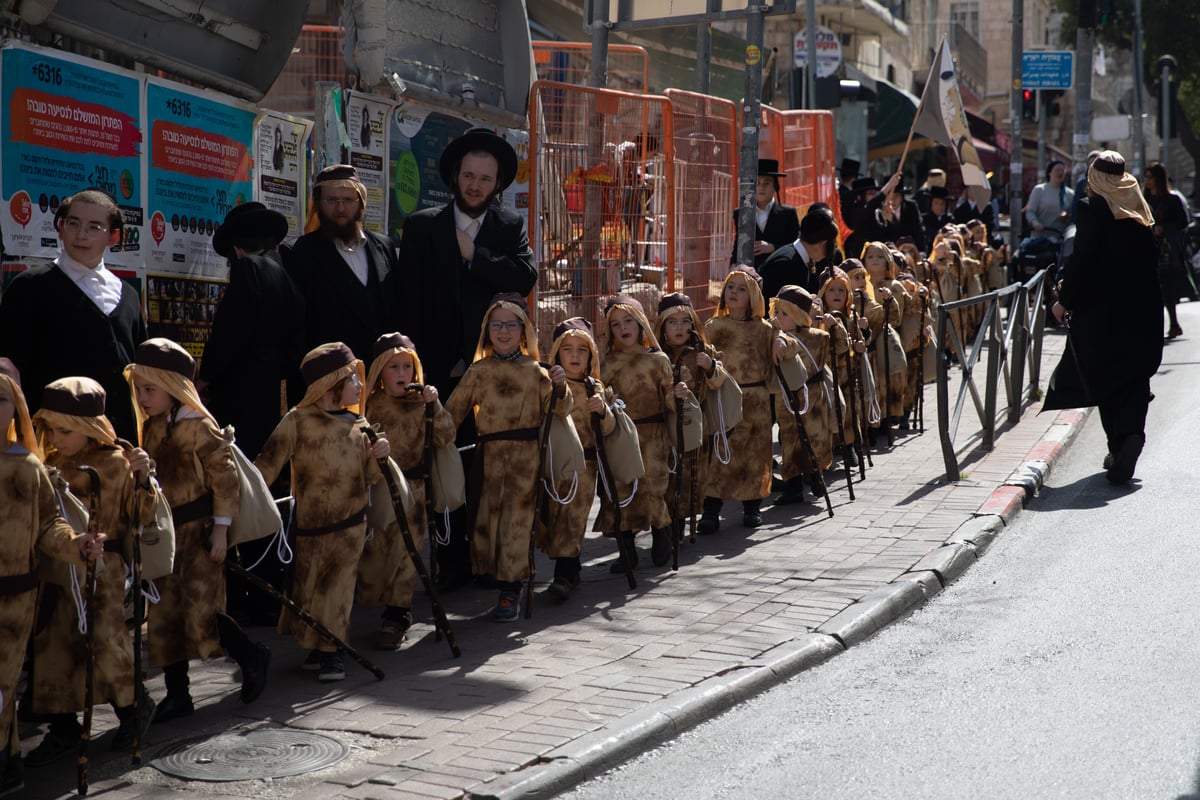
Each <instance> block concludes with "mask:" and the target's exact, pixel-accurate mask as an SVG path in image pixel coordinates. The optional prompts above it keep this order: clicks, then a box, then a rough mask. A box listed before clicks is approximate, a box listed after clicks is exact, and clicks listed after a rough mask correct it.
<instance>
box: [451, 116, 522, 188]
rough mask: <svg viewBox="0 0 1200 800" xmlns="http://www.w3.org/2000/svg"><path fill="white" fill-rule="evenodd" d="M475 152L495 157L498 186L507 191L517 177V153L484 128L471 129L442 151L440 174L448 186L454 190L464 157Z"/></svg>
mask: <svg viewBox="0 0 1200 800" xmlns="http://www.w3.org/2000/svg"><path fill="white" fill-rule="evenodd" d="M475 150H483V151H484V152H486V153H491V154H492V155H493V156H495V158H496V163H498V164H499V165H500V174H499V175H497V176H496V186H497V188H498V189H499V190H500V191H504V190H505V189H507V188H508V186H509V184H511V183H512V182H513V179H514V178H516V177H517V151H516V150H513V147H512V145H511V144H509V143H508V142H506V141H504V137H502V136H500V135H498V134H497V133H496V132H495V131H493V130H492V129H491V128H482V127H481V128H471V129H470V130H468V131H467V132H466V133H464V134H463V135H462V136H459V137H458V138H457V139H455V140H454V141H452V142H450V144H448V145H446V149H445V150H443V151H442V158H441V160H440V161H438V173H439V174H440V175H441V176H442V181H443V182H444V183H445V184H446V186H448V187H451V188H453V186H454V173H455V171H456V170H457V169H458V165H459V163H461V162H462V159H463V156H465V155H466V154H467V153H470V152H473V151H475Z"/></svg>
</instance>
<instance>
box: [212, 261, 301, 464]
mask: <svg viewBox="0 0 1200 800" xmlns="http://www.w3.org/2000/svg"><path fill="white" fill-rule="evenodd" d="M303 334H304V301H303V300H302V299H301V297H300V293H299V291H297V289H296V286H295V284H293V283H292V279H291V278H289V277H288V274H287V272H286V271H285V270H284V268H283V257H282V256H280V254H279V253H277V252H275V251H271V252H268V253H264V254H263V255H260V256H246V257H244V258H240V259H238V260H237V261H235V262H233V265H232V267H231V269H230V271H229V286H228V287H226V289H225V296H224V297H222V298H221V304H220V305H219V306H217V313H216V315H215V316H214V317H213V327H212V333H211V334H210V335H209V339H208V343H207V344H206V345H205V346H204V357H203V358H202V359H201V360H200V378H201V379H202V380H204V381H207V382H208V396H209V404H208V407H209V410H210V411H212V412H213V415H214V416H216V418H217V421H218V422H220V423H221V424H222V425H233V427H234V428H235V429H236V431H237V441H238V446H239V447H241V449H242V451H243V452H244V453H245V454H246V457H247V458H249V459H251V460H253V459H254V458H255V457H257V456H258V451H259V450H260V449H262V446H263V443H264V442H266V441H267V437H268V436H270V435H271V431H273V430H275V426H276V425H278V424H279V420H280V417H281V416H282V415H281V414H280V410H279V407H280V403H279V382H280V381H281V380H283V379H284V378H293V376H296V375H297V374H298V373H297V369H298V368H299V366H300V359H301V358H302V357H303V356H304V349H303V348H304V342H303Z"/></svg>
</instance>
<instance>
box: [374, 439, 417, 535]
mask: <svg viewBox="0 0 1200 800" xmlns="http://www.w3.org/2000/svg"><path fill="white" fill-rule="evenodd" d="M387 466H388V471H389V472H390V473H391V474H392V479H393V480H394V481H395V483H396V488H397V489H398V490H399V494H400V505H401V507H402V508H403V509H404V513H405V514H408V513H409V512H410V511H412V507H413V500H414V498H413V493H412V489H411V488H410V487H409V485H408V478H405V477H404V471H403V470H401V469H400V465H399V464H397V463H396V460H395V459H394V458H392V457H391V456H388V459H387ZM395 522H396V509H395V506H394V505H393V503H392V493H391V489H389V488H388V482H387V480H386V479H384V478H380V479H379V480H378V481H376V482H375V483H373V484H371V487H370V489H368V490H367V530H368V531H383V530H385V529H386V528H387V526H389V525H392V524H395Z"/></svg>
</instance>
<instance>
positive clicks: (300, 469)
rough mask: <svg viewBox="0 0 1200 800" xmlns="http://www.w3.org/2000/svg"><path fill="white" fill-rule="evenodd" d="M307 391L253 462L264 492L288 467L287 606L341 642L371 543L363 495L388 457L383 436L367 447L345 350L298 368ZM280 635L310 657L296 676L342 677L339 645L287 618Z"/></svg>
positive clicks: (331, 347)
mask: <svg viewBox="0 0 1200 800" xmlns="http://www.w3.org/2000/svg"><path fill="white" fill-rule="evenodd" d="M300 373H301V375H302V376H303V378H304V382H305V384H307V386H308V390H307V391H306V392H305V394H304V398H303V399H302V400H301V401H300V402H299V403H297V404H296V407H295V408H292V409H289V410H288V413H287V414H285V415H284V417H283V419H281V420H280V421H279V425H278V426H276V428H275V430H274V431H273V432H272V433H271V435H270V436H269V437H268V438H267V443H266V444H264V445H263V449H262V451H261V452H259V454H258V458H257V459H255V461H254V463H255V465H256V466H257V467H258V469H259V471H261V472H262V475H263V477H264V478H265V479H266V480H267V483H268V484H270V483H271V482H273V481H274V480H275V479H276V478H277V477H278V476H279V473H280V472H281V471H282V470H283V467H284V465H285V464H287V463H288V462H289V461H290V462H291V466H292V469H291V473H292V495H293V496H294V497H295V498H296V506H295V514H294V516H293V523H294V525H293V527H292V528H291V529H290V530H289V535H290V536H292V537H294V539H293V541H294V548H295V561H294V562H293V564H292V588H291V592H290V595H291V598H292V599H293V600H295V601H296V603H297V604H298V605H299V606H300V607H301V608H303V609H304V610H305V611H307V612H308V613H309V614H311V615H312V616H313V617H314V618H315V619H316V620H317V621H319V622H321V623H322V624H323V625H325V627H326V628H328V629H329V630H330V631H332V632H333V634H334V635H335V636H337V637H338V638H339V639H341V640H342V641H345V640H346V637H347V635H348V632H349V628H350V609H351V607H352V606H353V605H354V584H355V580H356V578H357V575H358V560H359V557H360V556H361V555H362V552H363V545H364V544H365V542H366V538H367V503H368V491H367V487H369V486H370V485H371V484H373V483H375V482H376V481H379V480H382V474H381V473H380V471H379V464H378V462H377V459H380V458H386V457H387V455H388V453H389V452H390V448H389V445H388V440H387V438H386V437H384V436H380V437H379V439H378V440H376V441H375V442H374V443H373V444H372V443H369V442H368V440H367V436H366V434H365V433H363V427H364V426H365V425H366V420H364V419H363V418H362V416H360V415H359V407H360V406H359V401H360V400H361V398H362V385H363V383H362V362H361V361H359V360H358V359H357V358H355V357H354V353H353V352H351V350H350V348H349V347H347V346H346V345H344V344H342V343H341V342H331V343H329V344H323V345H320V346H319V347H316V348H314V349H312V350H310V351H309V352H308V354H307V355H305V356H304V360H303V361H301V362H300ZM279 632H280V633H286V634H290V635H291V636H292V637H293V638H294V639H295V640H296V643H297V644H299V645H300V646H301V647H304V648H308V650H309V653H308V658H307V659H306V660H305V661H304V663H303V665H302V667H303V669H306V670H316V671H317V679H318V680H320V681H340V680H342V679H343V678H345V677H346V669H345V664H344V663H343V660H342V654H341V651H340V650H339V649H338V647H337V645H335V644H333V643H332V642H330V641H329V640H328V639H326V638H325V637H323V636H321V635H320V634H319V633H317V632H316V631H315V630H314V629H313V628H311V627H310V626H309V625H308V624H306V623H305V622H304V621H303V620H302V619H300V618H299V617H297V616H296V615H295V614H293V613H292V612H291V611H289V610H288V609H286V608H285V609H284V610H283V612H282V613H281V614H280V616H279Z"/></svg>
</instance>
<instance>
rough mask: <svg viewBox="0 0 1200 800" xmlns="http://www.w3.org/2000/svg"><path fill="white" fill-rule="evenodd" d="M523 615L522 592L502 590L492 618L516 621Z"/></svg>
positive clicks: (502, 620) (499, 620) (498, 620)
mask: <svg viewBox="0 0 1200 800" xmlns="http://www.w3.org/2000/svg"><path fill="white" fill-rule="evenodd" d="M520 616H521V593H520V592H501V593H500V599H499V601H497V603H496V608H495V609H493V610H492V619H494V620H496V622H516V621H517V619H518V618H519V617H520Z"/></svg>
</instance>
